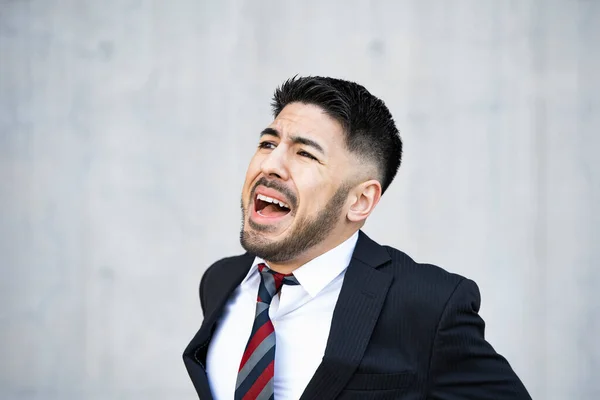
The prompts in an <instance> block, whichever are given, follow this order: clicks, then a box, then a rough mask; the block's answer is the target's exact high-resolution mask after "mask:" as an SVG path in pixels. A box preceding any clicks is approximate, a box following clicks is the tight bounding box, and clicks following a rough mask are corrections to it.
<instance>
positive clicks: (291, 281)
mask: <svg viewBox="0 0 600 400" xmlns="http://www.w3.org/2000/svg"><path fill="white" fill-rule="evenodd" d="M258 271H259V272H260V279H261V282H262V285H263V286H264V289H265V290H259V293H258V301H260V302H263V303H267V304H271V300H272V299H273V296H275V295H276V294H277V293H279V291H280V290H281V287H282V286H283V285H299V284H300V282H298V279H296V277H295V276H294V274H287V275H286V274H281V273H279V272H276V271H273V270H272V269H271V268H269V267H267V265H266V264H258Z"/></svg>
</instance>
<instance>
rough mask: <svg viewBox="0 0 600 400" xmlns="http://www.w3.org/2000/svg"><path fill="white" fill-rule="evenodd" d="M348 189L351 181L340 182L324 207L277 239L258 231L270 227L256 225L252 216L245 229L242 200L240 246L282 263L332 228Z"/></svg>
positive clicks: (298, 253)
mask: <svg viewBox="0 0 600 400" xmlns="http://www.w3.org/2000/svg"><path fill="white" fill-rule="evenodd" d="M350 189H351V187H350V185H345V184H344V185H342V186H340V187H339V188H338V190H337V191H336V192H335V193H334V195H333V196H332V197H331V199H330V200H329V201H328V202H327V204H326V205H325V208H323V209H322V210H321V211H319V213H318V214H317V215H316V216H315V217H313V218H309V217H305V218H303V219H301V220H300V221H299V222H298V223H297V225H296V226H295V227H294V228H293V230H292V231H291V232H290V233H288V235H287V237H286V238H284V239H281V240H278V241H269V240H267V239H265V238H264V236H262V235H261V233H260V232H261V231H263V232H264V231H268V230H269V228H270V227H269V228H267V227H264V226H261V225H256V224H255V223H254V222H253V221H251V220H249V223H248V224H249V225H250V227H251V228H253V231H250V232H246V230H245V221H246V212H245V209H244V206H243V202H242V229H241V232H240V243H241V244H242V247H243V248H244V249H245V250H246V251H248V252H249V253H251V254H254V255H256V256H258V257H260V258H262V259H263V260H266V261H270V262H274V263H284V262H288V261H291V260H293V259H295V258H296V257H298V256H300V255H301V254H303V253H304V252H306V251H307V250H309V249H310V248H312V247H314V246H316V245H317V244H319V243H320V242H322V241H323V240H325V239H326V238H327V236H328V235H329V234H330V233H331V231H332V230H333V229H334V228H335V226H336V225H337V223H338V222H339V220H340V218H341V217H342V216H341V214H340V210H341V208H342V206H343V205H344V203H345V201H346V198H347V197H348V193H349V192H350ZM249 204H250V203H249Z"/></svg>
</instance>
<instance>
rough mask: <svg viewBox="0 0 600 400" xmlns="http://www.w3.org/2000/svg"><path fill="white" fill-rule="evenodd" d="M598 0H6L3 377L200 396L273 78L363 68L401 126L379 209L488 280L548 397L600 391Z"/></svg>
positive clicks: (490, 323)
mask: <svg viewBox="0 0 600 400" xmlns="http://www.w3.org/2000/svg"><path fill="white" fill-rule="evenodd" d="M599 21H600V1H597V0H588V1H584V0H580V1H576V0H527V1H509V0H506V1H498V0H471V1H467V0H464V1H459V0H456V1H442V0H439V1H433V0H429V1H425V0H411V1H409V0H406V1H392V0H389V1H385V2H384V1H366V0H365V1H360V0H352V1H341V0H339V1H316V0H312V1H304V2H281V1H275V0H270V1H239V0H238V1H235V0H227V1H210V2H209V1H206V0H204V1H192V0H178V1H158V0H156V1H141V0H137V1H136V0H129V1H126V0H105V1H92V0H80V1H75V0H71V1H69V0H45V1H42V0H29V1H27V0H0V272H1V279H0V398H2V399H17V400H22V399H23V400H24V399H44V400H46V399H140V398H144V399H148V400H151V399H175V398H178V399H183V398H190V399H191V398H193V397H194V390H193V388H192V385H191V383H190V382H189V381H188V378H187V375H186V372H185V369H184V367H183V364H182V362H181V358H180V354H181V351H182V350H183V348H184V347H185V345H186V344H187V342H188V341H189V339H190V338H191V337H192V336H193V334H194V333H195V331H196V329H197V328H198V326H199V324H200V322H201V319H202V315H201V312H200V308H199V304H198V300H197V285H198V281H199V278H200V276H201V275H202V273H203V271H204V270H205V268H206V267H207V266H208V265H209V264H210V263H211V262H213V261H214V260H216V259H218V258H220V257H223V256H225V255H230V254H233V253H237V252H240V251H241V248H240V246H239V243H238V229H239V221H240V213H239V209H238V207H239V206H238V203H239V192H240V189H241V185H242V182H243V176H244V171H245V168H246V164H247V162H248V160H249V158H250V156H251V154H252V152H253V150H254V146H255V142H256V139H257V133H258V132H259V130H261V129H262V128H263V127H264V126H265V125H267V124H268V123H269V122H270V111H269V102H270V96H271V93H272V91H273V89H274V87H275V86H276V85H277V84H279V83H280V82H281V81H282V80H284V79H285V78H288V77H290V76H292V75H294V74H297V73H298V74H301V75H308V74H323V75H332V76H337V77H343V78H348V79H352V80H356V81H358V82H360V83H362V84H364V85H365V86H366V87H368V88H369V89H370V90H371V91H372V92H373V93H374V94H376V95H379V96H380V97H382V98H383V99H384V100H385V101H386V102H387V104H388V105H389V107H390V108H391V110H392V113H393V114H394V116H395V118H396V120H397V123H398V125H399V127H400V128H401V130H402V135H403V138H404V141H405V159H404V164H403V166H402V168H401V171H400V173H399V176H398V178H397V181H396V182H395V183H394V184H393V185H392V187H391V188H390V190H389V192H388V193H387V194H386V195H385V196H384V198H383V201H382V203H380V206H379V207H378V210H377V211H376V212H375V214H374V215H373V216H372V218H371V220H370V222H369V223H368V224H367V226H366V232H367V233H368V234H370V235H371V236H372V237H373V238H375V239H377V240H378V241H380V242H383V243H387V244H390V245H393V246H395V247H397V248H400V249H402V250H404V251H406V252H408V253H409V254H410V255H412V256H413V257H414V258H415V259H417V260H419V261H427V262H432V263H436V264H439V265H441V266H443V267H444V268H446V269H449V270H452V271H455V272H457V273H461V274H464V275H466V276H468V277H470V278H472V279H474V280H475V281H477V283H478V284H479V285H480V288H481V291H482V296H483V305H482V311H481V313H482V315H483V317H484V319H485V320H486V322H487V336H488V338H489V339H490V341H491V342H492V343H493V344H494V346H495V347H496V349H497V350H498V351H500V352H501V353H503V354H504V355H505V356H506V357H507V358H508V359H509V360H510V361H511V363H512V365H513V367H514V369H515V370H516V371H517V372H518V374H519V375H520V376H521V377H522V379H523V381H524V382H525V384H526V386H527V387H528V388H529V390H530V391H531V393H532V395H533V397H534V398H536V399H549V400H564V399H590V400H591V399H597V398H599V397H600V383H599V382H598V379H597V378H598V376H597V373H598V370H599V369H600V343H599V341H598V338H599V337H600V310H599V300H598V296H597V292H598V288H599V286H600V272H599V270H598V266H599V264H600V249H599V246H598V244H599V243H600V216H599V211H600V207H599V204H600V185H599V184H600V179H599V178H600V176H599V175H600V169H599V167H600V162H599V161H598V159H597V157H598V155H597V153H598V150H599V149H600V108H599V106H600V96H599V93H600V74H599V73H598V71H600V52H599V47H598V40H599V38H600V22H599Z"/></svg>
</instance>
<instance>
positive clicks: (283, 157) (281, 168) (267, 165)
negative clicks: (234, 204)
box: [260, 145, 289, 180]
mask: <svg viewBox="0 0 600 400" xmlns="http://www.w3.org/2000/svg"><path fill="white" fill-rule="evenodd" d="M284 147H285V146H284V145H279V146H277V147H276V148H275V149H273V151H271V152H270V153H269V154H268V155H267V156H266V157H265V158H264V159H263V161H262V163H261V165H260V169H261V170H262V173H263V174H265V175H266V176H272V177H277V178H279V179H282V180H287V179H288V178H289V173H288V168H287V153H286V150H285V148H284Z"/></svg>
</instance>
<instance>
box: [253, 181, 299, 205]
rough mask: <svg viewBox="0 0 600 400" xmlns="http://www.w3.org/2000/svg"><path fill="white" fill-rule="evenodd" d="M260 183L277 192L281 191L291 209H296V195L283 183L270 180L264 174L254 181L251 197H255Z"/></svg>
mask: <svg viewBox="0 0 600 400" xmlns="http://www.w3.org/2000/svg"><path fill="white" fill-rule="evenodd" d="M260 185H262V186H264V187H267V188H270V189H274V190H277V191H278V192H279V193H282V194H283V195H284V196H285V197H286V200H287V201H288V202H289V203H290V206H291V207H292V209H296V207H297V206H298V197H296V195H295V194H294V193H293V192H292V191H291V190H290V189H289V188H288V187H287V186H285V185H283V184H282V183H280V182H278V181H274V180H273V181H270V180H268V179H267V178H265V177H264V176H263V177H261V178H260V179H259V180H258V181H256V183H255V184H254V187H253V188H252V198H253V199H254V197H255V192H256V188H257V187H258V186H260Z"/></svg>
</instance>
